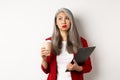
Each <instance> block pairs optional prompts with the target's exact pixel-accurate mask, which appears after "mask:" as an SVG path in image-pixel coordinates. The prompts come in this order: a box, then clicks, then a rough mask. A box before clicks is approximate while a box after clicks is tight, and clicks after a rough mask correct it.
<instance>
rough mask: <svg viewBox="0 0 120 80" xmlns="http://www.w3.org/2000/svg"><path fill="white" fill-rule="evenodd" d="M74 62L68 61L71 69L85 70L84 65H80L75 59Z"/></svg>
mask: <svg viewBox="0 0 120 80" xmlns="http://www.w3.org/2000/svg"><path fill="white" fill-rule="evenodd" d="M73 62H74V64H71V63H68V65H67V69H68V70H69V71H74V70H75V71H78V72H80V71H82V70H83V67H82V66H79V65H78V64H77V62H76V61H75V60H73Z"/></svg>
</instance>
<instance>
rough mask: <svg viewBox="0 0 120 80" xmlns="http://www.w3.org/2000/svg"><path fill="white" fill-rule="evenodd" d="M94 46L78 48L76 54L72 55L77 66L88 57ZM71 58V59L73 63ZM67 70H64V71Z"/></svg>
mask: <svg viewBox="0 0 120 80" xmlns="http://www.w3.org/2000/svg"><path fill="white" fill-rule="evenodd" d="M95 48H96V46H92V47H84V48H79V49H78V52H77V54H76V55H75V56H74V58H73V60H74V59H75V61H76V62H77V64H78V65H79V66H81V65H83V64H84V62H85V61H86V60H87V59H88V57H89V56H90V55H91V54H92V52H93V51H94V49H95ZM73 60H72V61H71V63H72V64H74V62H73ZM67 71H69V70H66V72H67Z"/></svg>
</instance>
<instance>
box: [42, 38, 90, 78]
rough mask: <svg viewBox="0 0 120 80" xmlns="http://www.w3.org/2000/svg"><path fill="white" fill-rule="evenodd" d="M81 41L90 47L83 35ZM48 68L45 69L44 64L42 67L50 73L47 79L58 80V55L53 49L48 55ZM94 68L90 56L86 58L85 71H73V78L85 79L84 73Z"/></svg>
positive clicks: (84, 45)
mask: <svg viewBox="0 0 120 80" xmlns="http://www.w3.org/2000/svg"><path fill="white" fill-rule="evenodd" d="M46 40H51V38H47V39H46ZM81 42H82V45H83V47H88V44H87V41H86V40H85V39H84V38H82V37H81ZM47 63H48V68H47V69H45V68H44V67H43V66H42V65H41V68H42V70H43V72H45V73H46V74H48V73H49V74H48V78H47V80H56V79H57V62H56V55H55V54H53V52H52V51H51V53H50V56H48V57H47ZM91 70H92V66H91V60H90V57H89V58H88V59H87V60H86V62H85V64H84V65H83V71H81V72H77V71H71V78H72V80H84V77H83V73H87V72H90V71H91Z"/></svg>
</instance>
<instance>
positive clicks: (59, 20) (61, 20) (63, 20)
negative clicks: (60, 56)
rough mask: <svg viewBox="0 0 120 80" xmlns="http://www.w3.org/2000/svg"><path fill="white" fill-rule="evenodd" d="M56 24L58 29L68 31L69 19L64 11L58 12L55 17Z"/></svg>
mask: <svg viewBox="0 0 120 80" xmlns="http://www.w3.org/2000/svg"><path fill="white" fill-rule="evenodd" d="M56 25H57V26H58V28H59V30H60V31H68V30H69V28H70V25H71V21H70V19H69V18H68V16H67V15H66V14H65V13H64V12H60V13H59V14H58V15H57V17H56Z"/></svg>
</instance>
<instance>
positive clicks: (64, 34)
mask: <svg viewBox="0 0 120 80" xmlns="http://www.w3.org/2000/svg"><path fill="white" fill-rule="evenodd" d="M60 34H61V36H62V39H63V41H67V32H66V31H61V32H60Z"/></svg>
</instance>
